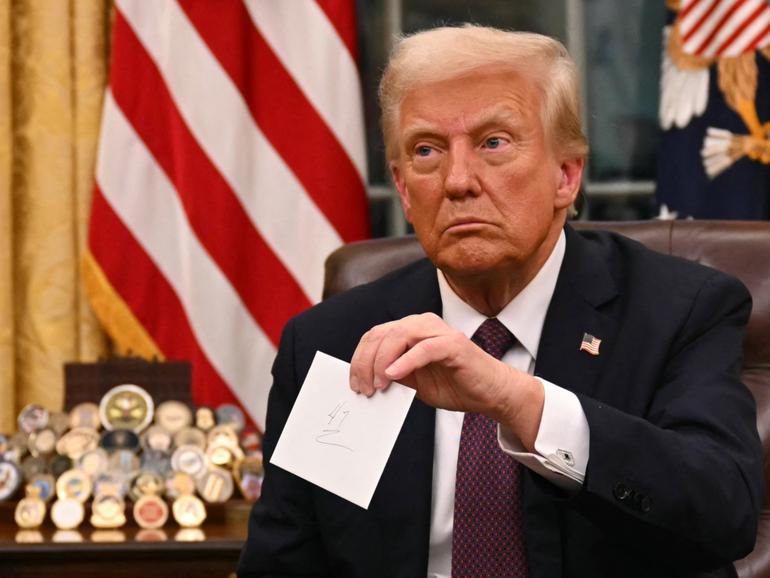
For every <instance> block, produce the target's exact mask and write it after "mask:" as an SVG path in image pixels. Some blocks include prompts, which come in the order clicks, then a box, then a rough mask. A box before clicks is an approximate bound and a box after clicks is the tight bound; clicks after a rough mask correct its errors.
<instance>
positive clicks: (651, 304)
mask: <svg viewBox="0 0 770 578" xmlns="http://www.w3.org/2000/svg"><path fill="white" fill-rule="evenodd" d="M533 71H536V72H533ZM576 78H577V75H576V72H575V69H574V64H573V63H572V61H571V60H570V59H569V57H568V55H567V54H566V51H564V49H563V47H562V46H561V45H560V44H559V43H558V42H555V41H553V40H551V39H549V38H546V37H542V36H539V35H533V34H526V33H510V32H503V31H499V30H494V29H487V28H478V27H463V28H444V29H436V30H432V31H428V32H424V33H420V34H417V35H414V36H412V37H409V38H407V39H405V40H402V41H401V42H400V44H399V45H398V46H397V47H396V50H395V51H394V53H393V55H392V57H391V60H390V63H389V65H388V68H387V69H386V71H385V74H384V76H383V81H382V83H381V87H380V98H381V103H382V107H383V129H384V133H385V141H386V147H387V154H388V159H389V163H390V168H391V173H392V176H393V179H394V182H395V184H396V187H397V189H398V191H399V194H400V196H401V201H402V204H403V206H404V210H405V214H406V217H407V219H408V220H409V222H410V223H412V225H413V226H414V228H415V232H416V234H417V237H418V239H419V241H420V243H421V244H422V246H423V248H424V249H425V251H426V254H427V256H428V258H429V260H423V261H420V262H418V263H415V264H413V265H411V266H408V267H406V268H404V269H402V270H399V271H396V272H394V273H392V274H390V275H388V276H387V277H385V278H383V279H381V280H379V281H377V282H375V283H372V284H370V285H367V286H363V287H359V288H356V289H354V290H352V291H350V292H348V293H346V294H343V295H341V296H338V297H335V298H332V299H330V300H328V301H326V302H324V303H322V304H321V305H319V306H317V307H315V308H313V309H312V310H310V311H308V312H306V313H304V314H302V315H300V316H298V317H297V318H295V319H293V320H292V321H290V322H289V323H288V324H287V326H286V329H285V331H284V334H283V338H282V341H281V346H280V349H279V353H278V357H277V359H276V362H275V366H274V369H273V373H274V380H275V381H274V385H273V388H272V390H271V393H270V399H269V404H268V416H267V428H266V434H265V439H264V450H265V457H266V459H267V460H269V458H270V455H271V453H272V451H273V448H274V447H275V444H276V442H277V440H278V437H279V436H280V433H281V430H282V428H283V425H284V423H285V422H286V419H287V417H288V414H289V412H290V411H291V407H292V404H293V402H294V399H295V398H296V396H297V394H298V391H299V388H300V386H301V383H302V381H303V379H304V376H305V374H306V373H307V370H308V368H309V366H310V363H311V361H312V358H313V355H314V354H315V352H316V351H317V350H321V351H324V352H326V353H328V354H331V355H334V356H336V357H339V358H342V359H346V360H350V361H351V376H350V381H351V388H352V389H353V390H354V391H357V392H360V393H361V394H363V395H369V396H371V395H377V394H378V393H377V391H378V390H382V389H385V388H387V387H388V386H389V384H390V382H391V381H400V382H402V383H405V384H406V385H409V386H410V387H413V388H415V389H416V390H417V398H418V399H417V400H415V401H414V403H413V404H412V407H411V409H410V411H409V414H408V415H407V418H406V421H405V423H404V426H403V429H402V431H401V433H400V435H399V437H398V440H397V441H396V444H395V447H394V450H393V453H392V455H391V457H390V459H389V461H388V463H387V465H386V467H385V471H384V473H383V476H382V479H381V481H380V483H379V485H378V487H377V490H376V492H375V494H374V497H373V499H372V503H371V506H370V508H369V509H368V510H363V509H361V508H359V507H358V506H355V505H353V504H350V503H348V502H346V501H344V500H343V499H341V498H339V497H337V496H335V495H333V494H330V493H329V492H327V491H325V490H322V489H321V488H318V487H315V486H313V485H312V484H310V483H308V482H305V481H304V480H302V479H300V478H298V477H296V476H294V475H292V474H289V473H288V472H285V471H283V470H281V469H279V468H277V467H274V466H271V465H269V464H268V466H267V469H266V477H265V482H264V486H263V496H262V499H261V500H260V501H259V502H258V503H257V504H256V505H255V507H254V510H253V512H252V517H251V520H250V527H249V538H248V540H247V543H246V546H245V547H244V551H243V554H242V557H241V563H240V567H239V572H238V573H239V576H240V577H241V578H246V577H248V576H367V577H368V576H383V577H394V576H404V577H412V576H424V575H426V574H427V575H429V576H449V575H452V576H531V577H549V578H550V577H557V576H578V577H583V576H591V577H592V576H606V577H618V576H639V577H641V576H645V577H664V576H672V577H673V576H676V577H688V576H706V575H710V576H730V575H732V574H734V571H733V570H732V566H731V564H730V562H731V561H732V560H734V559H737V558H739V557H741V556H743V555H745V554H746V553H748V552H749V551H750V550H751V548H752V547H753V544H754V539H755V533H756V524H757V516H758V511H759V506H760V501H761V495H762V487H761V486H762V482H761V479H762V478H761V468H762V453H761V448H760V445H759V440H758V436H757V432H756V426H755V419H756V415H755V407H754V402H753V399H752V397H751V395H750V394H749V392H748V391H747V390H746V388H745V387H744V386H743V385H742V384H741V383H740V381H739V379H738V371H739V368H740V360H741V341H742V335H743V327H744V325H745V322H746V320H747V318H748V314H749V311H750V307H751V304H750V297H749V295H748V293H747V291H746V290H745V288H744V287H743V286H742V285H741V284H740V283H739V282H738V281H736V280H734V279H732V278H729V277H727V276H725V275H722V274H720V273H717V272H716V271H713V270H710V269H707V268H704V267H700V266H697V265H695V264H692V263H687V262H684V261H682V260H678V259H673V258H669V257H664V256H661V255H658V254H655V253H652V252H650V251H648V250H646V249H644V248H643V247H642V246H640V245H638V244H636V243H634V242H631V241H629V240H626V239H623V238H622V237H619V236H616V235H610V234H603V233H584V234H583V233H581V234H579V233H576V232H575V231H573V230H572V229H571V228H570V227H569V226H568V225H566V224H565V221H566V218H567V215H568V212H569V211H570V210H571V207H572V205H573V203H574V201H575V198H576V196H577V194H578V189H579V187H580V180H581V176H582V170H583V166H584V162H585V157H586V154H587V146H586V144H585V139H584V137H583V135H582V132H581V129H580V122H579V118H580V117H579V107H578V102H577V94H578V90H577V80H576Z"/></svg>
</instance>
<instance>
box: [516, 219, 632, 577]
mask: <svg viewBox="0 0 770 578" xmlns="http://www.w3.org/2000/svg"><path fill="white" fill-rule="evenodd" d="M565 233H566V236H567V249H566V252H565V255H564V261H563V263H562V267H561V270H560V271H559V278H558V280H557V282H556V288H555V289H554V294H553V297H552V299H551V303H550V305H549V307H548V312H547V313H546V317H545V322H544V324H543V332H542V335H541V337H540V346H539V348H538V355H537V360H536V362H535V375H537V376H539V377H542V378H543V379H546V380H548V381H550V382H552V383H554V384H556V385H559V386H561V387H564V388H566V389H569V390H570V391H573V392H575V393H577V394H585V395H591V394H592V392H593V390H594V387H595V385H596V382H597V379H598V378H599V376H600V375H601V371H602V368H603V367H604V364H605V362H606V360H607V359H608V358H609V357H610V354H611V352H612V346H613V343H614V337H615V333H616V328H617V322H616V320H615V319H614V318H613V317H612V316H610V315H609V314H608V313H607V312H606V310H607V309H608V308H607V307H606V306H607V305H608V304H609V303H610V302H611V301H612V300H613V299H614V297H615V296H616V295H617V288H616V285H615V282H614V280H613V278H612V276H611V274H610V271H609V269H608V266H607V264H606V262H605V260H604V258H603V257H602V255H600V254H599V253H598V251H597V249H596V248H594V247H593V246H592V244H591V243H590V242H588V241H586V240H585V239H583V238H582V237H581V236H580V235H579V234H578V233H575V231H573V230H572V228H571V227H569V226H566V227H565ZM585 333H588V334H590V335H593V336H594V337H596V338H597V339H601V344H600V346H599V355H591V354H590V353H588V352H586V351H581V350H580V344H581V341H582V338H583V334H585ZM523 482H524V497H525V517H526V519H527V551H528V553H529V557H530V566H531V574H532V577H533V578H539V577H545V576H548V577H550V576H560V575H562V560H561V551H562V539H561V522H560V520H561V513H560V511H559V508H558V507H557V503H559V502H560V501H562V500H564V499H566V497H565V496H564V495H563V494H562V493H561V492H559V491H556V490H555V489H554V488H553V486H551V484H550V483H548V482H545V481H543V480H542V479H541V478H539V477H538V476H535V475H533V474H532V473H531V472H527V475H525V476H524V477H523Z"/></svg>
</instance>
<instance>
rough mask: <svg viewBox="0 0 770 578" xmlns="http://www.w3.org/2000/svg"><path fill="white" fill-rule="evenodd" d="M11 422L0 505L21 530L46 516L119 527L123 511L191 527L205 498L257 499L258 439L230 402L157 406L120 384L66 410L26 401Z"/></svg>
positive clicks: (66, 526)
mask: <svg viewBox="0 0 770 578" xmlns="http://www.w3.org/2000/svg"><path fill="white" fill-rule="evenodd" d="M18 425H19V431H18V432H16V433H15V434H13V435H11V436H3V435H0V501H4V500H12V499H15V498H17V497H21V499H20V500H19V502H18V504H17V506H16V510H15V520H16V523H17V524H18V526H19V527H20V528H23V529H34V528H37V527H39V526H40V525H41V524H42V523H43V521H44V520H45V517H46V514H49V515H50V517H51V520H52V522H53V523H54V524H55V525H56V527H57V528H59V529H60V530H73V529H75V528H77V527H78V526H80V525H81V524H82V523H83V522H84V521H85V520H86V518H87V517H88V522H89V523H90V524H91V526H93V527H94V528H99V529H102V528H110V529H111V528H120V527H121V526H123V525H125V524H126V522H127V509H130V513H131V515H132V517H133V519H134V521H135V522H136V524H137V525H138V526H140V527H142V528H145V529H157V528H161V527H163V526H164V525H165V524H166V523H167V521H168V520H169V518H171V517H173V519H174V520H175V521H176V523H177V524H179V526H181V527H183V528H196V527H198V526H200V525H201V524H203V522H204V520H205V519H206V505H207V504H219V503H223V502H226V501H227V500H229V499H230V498H231V497H232V496H233V495H234V494H235V493H236V491H237V493H239V494H240V495H241V496H243V497H244V498H245V499H246V500H249V501H254V500H256V499H258V498H259V495H260V491H261V487H262V476H263V469H262V454H261V452H260V449H259V448H260V446H259V437H258V435H257V433H256V432H254V431H249V430H247V429H246V428H245V418H244V415H243V412H242V411H241V410H240V409H239V408H238V407H237V406H234V405H230V404H224V405H221V406H219V407H218V408H216V410H214V409H212V408H210V407H206V406H200V407H197V408H196V409H195V410H192V409H191V408H190V407H189V406H188V405H187V404H185V403H183V402H181V401H164V402H163V403H160V404H159V405H158V406H157V407H156V406H155V403H154V402H153V399H152V397H151V396H150V395H149V393H147V391H146V390H145V389H143V388H141V387H139V386H137V385H132V384H124V385H118V386H116V387H113V388H112V389H110V390H109V391H108V392H107V393H106V394H105V395H104V397H103V398H102V399H101V401H100V403H99V404H98V405H97V404H95V403H90V402H89V403H81V404H78V405H76V406H75V407H74V408H72V410H71V411H70V412H69V413H68V414H66V413H52V412H49V411H48V410H47V409H45V408H44V407H41V406H39V405H28V406H27V407H25V408H24V409H23V410H22V411H21V413H20V414H19V418H18ZM22 493H23V496H20V494H22ZM89 501H90V509H89V510H88V513H90V516H88V513H87V510H86V507H85V506H86V504H87V503H88V502H89Z"/></svg>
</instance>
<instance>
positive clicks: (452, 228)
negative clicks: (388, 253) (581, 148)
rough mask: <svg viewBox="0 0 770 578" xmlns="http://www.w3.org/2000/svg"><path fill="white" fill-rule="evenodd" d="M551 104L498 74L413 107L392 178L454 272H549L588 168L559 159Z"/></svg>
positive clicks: (429, 246) (413, 94)
mask: <svg viewBox="0 0 770 578" xmlns="http://www.w3.org/2000/svg"><path fill="white" fill-rule="evenodd" d="M541 98H542V97H541V93H540V91H539V90H538V89H537V87H536V86H535V84H534V83H533V81H532V80H530V79H528V78H525V77H523V76H522V75H520V74H517V73H515V72H513V71H510V70H507V69H501V68H491V69H490V68H488V69H484V70H481V71H477V72H475V73H473V74H471V75H467V76H463V77H459V78H455V79H451V80H446V81H441V82H436V83H433V84H428V85H424V86H421V87H418V88H417V89H415V90H412V91H410V92H409V93H408V94H407V96H406V98H405V99H404V101H403V103H402V105H401V110H400V119H399V127H398V133H399V137H400V142H399V149H398V157H397V160H396V161H394V162H392V163H391V172H392V174H393V179H394V182H395V183H396V187H397V188H398V191H399V194H400V196H401V202H402V204H403V207H404V212H405V214H406V218H407V220H408V221H409V222H410V223H411V224H412V225H413V226H414V229H415V232H416V234H417V237H418V239H419V240H420V243H421V244H422V246H423V247H424V248H425V251H426V253H427V254H428V256H429V257H430V258H431V260H432V261H433V262H434V263H435V264H436V265H437V266H438V267H439V268H441V269H442V270H444V271H445V272H447V273H450V274H457V275H468V274H470V275H474V274H479V273H480V274H484V273H487V272H490V271H498V270H499V271H505V270H509V269H511V268H512V270H518V269H521V268H522V267H526V266H527V265H528V264H531V263H535V262H537V263H535V266H536V267H538V268H539V266H540V265H542V262H543V261H544V260H545V258H547V256H548V252H549V251H550V249H551V246H552V245H549V244H548V243H544V242H545V241H546V239H550V240H551V241H553V242H555V239H556V236H558V233H559V230H560V229H561V227H562V226H563V223H564V219H565V218H566V210H567V208H568V207H569V206H570V204H571V203H572V202H573V201H574V199H575V196H576V194H577V190H578V187H579V184H580V175H581V173H582V167H583V162H582V160H580V159H572V160H568V161H560V160H558V159H557V157H556V156H555V154H554V152H553V151H552V150H551V146H550V145H549V144H548V142H547V141H546V138H545V134H544V130H543V126H542V123H541V118H540V109H539V102H540V100H541ZM546 246H547V247H546Z"/></svg>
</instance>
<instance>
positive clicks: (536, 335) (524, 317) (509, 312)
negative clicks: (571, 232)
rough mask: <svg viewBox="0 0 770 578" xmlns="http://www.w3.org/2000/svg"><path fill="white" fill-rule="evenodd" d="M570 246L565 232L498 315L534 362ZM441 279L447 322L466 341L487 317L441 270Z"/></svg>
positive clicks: (440, 287) (439, 283)
mask: <svg viewBox="0 0 770 578" xmlns="http://www.w3.org/2000/svg"><path fill="white" fill-rule="evenodd" d="M566 245H567V242H566V238H565V235H564V230H562V231H561V233H560V234H559V239H558V240H557V241H556V245H555V246H554V248H553V251H551V254H550V255H549V257H548V259H547V260H546V262H545V263H544V264H543V266H542V267H541V268H540V271H538V272H537V275H535V277H534V278H533V279H532V281H530V282H529V283H528V284H527V286H526V287H524V289H522V290H521V291H520V292H519V294H518V295H516V297H514V298H513V299H512V300H511V301H510V303H508V305H506V306H505V307H504V308H503V310H502V311H500V313H499V314H498V315H497V318H498V319H499V320H500V322H501V323H502V324H503V325H505V327H506V328H507V329H508V331H510V332H511V333H513V334H514V336H516V339H517V340H518V341H519V343H521V345H522V346H523V347H524V349H526V350H527V352H528V353H529V354H530V355H531V356H532V358H533V359H537V349H538V346H539V344H540V335H541V333H542V332H543V323H544V322H545V314H546V313H547V311H548V305H549V304H550V303H551V297H553V292H554V289H555V288H556V280H557V279H558V277H559V270H560V269H561V264H562V261H564V252H565V250H566ZM437 275H438V286H439V291H440V293H441V303H442V316H443V318H444V321H446V323H447V324H448V325H449V326H450V327H453V328H454V329H457V330H458V331H460V332H462V333H463V334H464V335H465V336H466V337H471V336H472V335H473V334H474V333H475V332H476V329H478V328H479V325H481V324H482V323H483V322H484V320H485V319H486V318H487V317H486V316H485V315H483V314H482V313H479V312H478V311H476V310H475V309H474V308H473V307H471V306H470V305H468V304H467V303H466V302H465V301H463V300H462V299H460V297H459V296H458V295H457V294H456V293H455V292H454V291H453V290H452V288H451V287H450V286H449V283H448V282H447V280H446V279H445V278H444V274H443V273H442V272H441V271H440V270H437Z"/></svg>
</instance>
